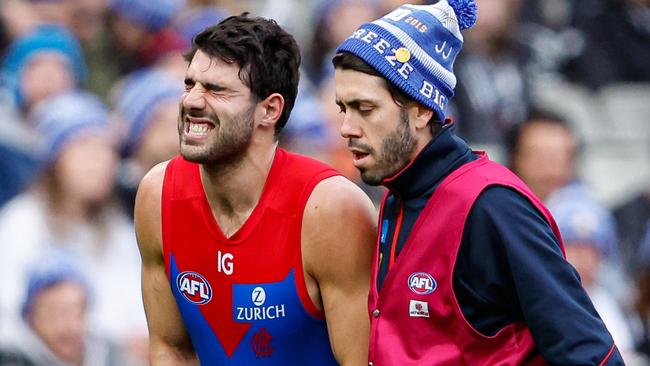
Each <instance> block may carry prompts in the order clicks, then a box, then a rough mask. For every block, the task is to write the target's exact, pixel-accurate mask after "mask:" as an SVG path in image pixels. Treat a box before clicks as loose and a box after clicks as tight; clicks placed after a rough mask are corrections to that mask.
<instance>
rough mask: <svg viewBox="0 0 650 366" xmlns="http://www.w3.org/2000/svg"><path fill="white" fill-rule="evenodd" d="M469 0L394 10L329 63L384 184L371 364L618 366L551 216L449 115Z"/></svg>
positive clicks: (361, 165)
mask: <svg viewBox="0 0 650 366" xmlns="http://www.w3.org/2000/svg"><path fill="white" fill-rule="evenodd" d="M475 20H476V6H475V4H474V3H473V1H471V0H441V1H439V2H438V3H436V4H435V5H426V6H412V5H403V6H401V7H399V8H397V9H396V10H394V11H393V12H391V13H390V14H388V15H386V16H384V17H382V18H380V19H378V20H375V21H374V22H371V23H366V24H363V25H362V26H361V27H360V28H359V29H358V30H357V31H355V32H354V33H353V34H352V35H351V36H350V37H349V38H348V39H347V40H345V41H344V42H343V43H342V44H341V45H340V46H339V48H338V50H337V55H336V56H335V57H334V59H333V63H334V66H335V68H336V71H335V82H336V99H337V100H336V102H337V104H338V105H339V106H340V108H341V112H342V113H343V114H344V117H343V124H342V126H341V135H342V136H343V137H344V138H346V139H348V147H349V149H350V151H351V152H352V154H353V162H354V165H355V166H356V167H357V168H358V169H359V171H360V172H361V176H362V178H363V180H364V181H365V182H366V183H368V184H373V185H378V184H381V185H384V186H386V187H387V188H388V189H389V192H388V194H387V195H386V197H385V198H384V201H383V204H382V211H381V213H380V225H381V227H380V230H379V233H380V236H379V240H378V247H377V249H376V253H375V254H376V257H375V261H374V268H373V277H372V279H373V280H372V284H371V290H370V299H369V300H370V301H369V311H370V317H371V332H370V352H369V361H370V363H369V364H370V365H382V366H383V365H400V366H406V365H486V366H494V365H542V364H554V365H622V364H623V361H622V360H621V356H620V354H619V352H618V350H617V348H616V346H615V345H614V342H613V341H612V338H611V336H610V334H609V332H608V331H607V329H606V327H605V325H604V324H603V322H602V321H601V319H600V318H599V316H598V314H597V313H596V311H595V310H594V307H593V305H592V304H591V301H590V300H589V297H588V296H587V294H586V293H585V291H584V289H583V288H582V286H581V284H580V279H579V277H578V275H577V273H576V271H575V270H574V269H573V268H572V267H571V266H570V265H569V264H568V263H567V261H566V260H565V258H564V248H563V244H562V240H561V238H560V234H559V232H558V229H557V226H556V224H555V222H554V220H553V218H552V217H551V215H550V214H549V212H548V210H547V209H546V208H545V207H544V206H543V205H542V204H541V203H540V201H539V200H538V199H537V198H536V197H535V196H534V194H533V193H531V191H530V189H529V188H528V187H527V186H526V185H525V184H524V183H523V182H522V181H521V180H520V179H518V178H517V177H516V176H515V175H514V174H513V173H512V172H510V171H509V170H507V169H506V168H504V167H503V166H501V165H498V164H496V163H494V162H492V161H490V160H489V159H488V157H487V156H486V154H485V153H482V152H473V151H471V150H470V148H469V147H468V146H467V144H466V143H465V142H464V141H463V140H461V139H459V138H458V137H456V136H455V135H454V131H453V130H454V126H453V124H452V122H451V121H450V120H449V119H447V117H446V113H445V111H446V108H447V105H448V103H449V100H450V99H451V98H452V97H453V91H454V87H455V86H456V77H455V75H454V73H453V69H452V65H453V62H454V59H455V58H456V56H457V55H458V52H459V51H460V49H461V47H462V43H463V37H462V35H461V33H460V30H461V29H465V28H469V27H471V26H472V25H473V24H474V22H475Z"/></svg>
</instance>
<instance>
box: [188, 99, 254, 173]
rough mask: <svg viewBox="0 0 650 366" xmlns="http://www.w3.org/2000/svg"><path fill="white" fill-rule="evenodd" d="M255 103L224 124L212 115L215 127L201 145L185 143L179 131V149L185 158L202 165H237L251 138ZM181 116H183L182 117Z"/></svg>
mask: <svg viewBox="0 0 650 366" xmlns="http://www.w3.org/2000/svg"><path fill="white" fill-rule="evenodd" d="M254 112H255V105H251V106H250V107H249V108H248V109H246V110H245V111H243V112H242V113H241V114H239V115H237V116H236V117H234V118H233V119H231V120H230V121H228V122H227V124H226V125H224V124H223V123H222V122H221V120H220V119H219V118H217V117H216V116H214V118H213V120H214V121H215V124H216V127H215V129H214V130H212V131H210V132H209V133H214V132H215V131H216V130H217V129H219V130H218V131H216V132H217V134H216V135H214V136H211V137H210V139H209V140H207V141H206V143H205V145H203V146H193V145H187V144H185V142H184V141H183V140H184V139H183V131H181V132H180V133H181V134H180V151H181V155H182V156H183V158H185V160H188V161H191V162H194V163H198V164H203V165H238V164H239V163H240V162H241V161H242V160H243V158H244V156H245V154H246V151H247V150H248V147H249V146H250V144H251V141H252V139H253V129H254V121H253V119H254V117H253V115H254ZM182 118H183V117H182Z"/></svg>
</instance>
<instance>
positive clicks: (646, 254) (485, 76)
mask: <svg viewBox="0 0 650 366" xmlns="http://www.w3.org/2000/svg"><path fill="white" fill-rule="evenodd" d="M435 1H436V0H432V1H431V0H429V1H424V0H420V1H411V2H410V3H418V4H427V3H431V2H435ZM476 2H477V4H478V7H479V17H478V22H477V24H476V26H475V27H473V28H472V29H471V30H469V31H467V32H465V33H464V37H465V45H464V49H463V51H462V52H461V53H460V56H459V57H458V59H457V61H456V64H455V65H454V70H455V73H456V75H457V77H458V80H459V84H458V86H457V89H456V96H455V98H454V99H453V100H452V103H451V105H450V110H451V113H450V115H451V117H453V120H454V124H455V129H456V132H457V134H458V135H460V136H461V137H463V138H464V139H466V140H467V141H468V142H469V143H470V144H471V145H472V146H473V147H475V148H476V149H480V150H487V151H488V153H489V154H490V155H491V156H492V157H493V158H494V159H496V160H498V161H500V162H502V163H504V164H506V165H508V166H509V167H510V168H511V169H512V170H513V171H515V172H516V173H517V174H518V175H519V176H520V177H521V178H522V179H524V180H525V181H526V182H527V183H528V184H529V185H530V187H531V188H532V189H533V191H534V192H535V193H536V194H537V195H538V197H539V198H540V199H542V200H543V201H544V202H545V203H546V204H547V205H548V207H549V208H550V210H551V212H552V213H553V214H554V216H555V218H556V220H557V223H558V225H559V227H560V230H561V233H562V235H563V238H564V243H565V246H566V254H567V258H568V260H569V261H570V262H571V263H572V264H573V265H574V267H575V268H576V269H577V271H578V272H579V274H580V277H581V279H582V282H583V284H584V286H585V288H586V289H587V291H588V293H589V295H590V296H591V298H592V300H593V302H594V305H595V307H596V309H597V310H598V312H599V313H600V315H601V317H602V318H603V320H604V321H605V323H606V325H607V327H608V328H609V330H610V332H611V333H612V336H613V337H614V340H615V341H616V343H617V346H618V348H619V349H620V350H621V352H622V354H623V356H624V358H625V359H626V362H628V363H629V364H639V365H643V364H646V361H644V360H646V358H647V357H648V356H650V148H649V146H650V144H649V142H650V125H649V124H648V123H650V120H648V116H650V0H476ZM402 3H404V1H398V0H309V1H303V0H237V1H235V0H221V1H220V0H2V1H1V2H0V157H2V159H0V365H127V366H128V365H146V364H148V362H147V357H148V355H147V352H148V348H147V347H148V345H147V342H148V341H147V329H146V322H145V317H144V311H143V307H142V301H141V297H140V263H139V260H140V259H139V255H138V250H137V245H136V240H135V234H134V230H133V222H132V219H133V204H134V198H135V192H136V189H137V185H138V182H139V181H140V179H141V178H142V177H143V175H144V174H145V173H146V172H147V171H148V170H149V169H150V168H151V167H153V166H154V165H155V164H157V163H159V162H161V161H164V160H167V159H169V158H170V157H172V156H174V155H175V154H176V153H177V149H178V137H177V130H176V118H177V113H178V100H179V97H180V95H181V93H182V91H183V89H182V88H183V76H184V72H185V68H186V64H185V62H184V61H183V58H182V56H181V55H182V53H183V52H185V51H187V50H188V49H189V47H190V44H191V39H192V37H193V36H194V35H195V34H196V33H198V32H200V31H201V30H202V29H204V28H206V27H208V26H210V25H212V24H215V23H216V22H218V21H219V20H221V19H223V18H225V17H227V16H229V15H231V14H239V13H241V12H243V11H249V12H250V13H251V14H253V15H261V16H266V17H271V18H273V19H276V20H277V21H278V23H279V24H281V25H283V26H285V27H286V28H287V29H288V30H289V31H290V32H291V33H292V34H294V35H295V37H296V39H297V40H298V41H299V44H300V46H301V50H302V56H303V62H302V75H301V84H300V90H299V95H298V99H297V101H296V106H295V108H294V110H293V113H292V116H291V119H290V120H289V123H288V124H287V127H286V129H285V132H284V134H283V135H282V136H281V139H280V143H281V145H283V146H285V147H287V148H289V149H291V150H294V151H297V152H301V153H304V154H307V155H310V156H313V157H316V158H318V159H320V160H323V161H325V162H328V163H330V164H331V165H333V166H335V167H336V168H337V169H339V170H340V171H341V172H342V173H343V174H344V175H345V176H347V177H348V178H350V179H351V180H353V181H355V182H358V184H359V185H360V186H361V187H362V188H363V189H364V190H366V192H367V193H368V194H369V195H370V196H371V198H373V199H374V200H375V201H376V202H378V201H379V200H380V198H381V195H382V194H383V189H382V188H378V187H369V186H365V185H364V184H363V183H362V182H361V181H360V179H359V177H358V173H357V170H356V169H355V168H354V167H353V166H352V163H351V157H350V155H349V153H348V151H347V148H346V141H345V140H343V139H342V138H341V137H340V134H339V125H340V116H339V115H338V107H337V106H336V105H335V103H334V99H335V98H334V83H333V71H334V70H333V68H332V65H331V58H332V56H333V55H334V52H335V48H336V46H337V45H338V44H339V43H341V42H342V41H343V40H344V39H345V38H346V37H348V36H349V35H350V34H351V33H352V32H353V31H354V30H355V29H356V28H357V27H358V26H359V25H360V24H361V23H364V22H366V21H371V20H373V19H376V18H378V17H379V16H381V15H383V14H385V13H387V12H388V11H390V10H392V9H394V8H395V7H397V6H399V5H400V4H402ZM647 364H650V362H648V363H647Z"/></svg>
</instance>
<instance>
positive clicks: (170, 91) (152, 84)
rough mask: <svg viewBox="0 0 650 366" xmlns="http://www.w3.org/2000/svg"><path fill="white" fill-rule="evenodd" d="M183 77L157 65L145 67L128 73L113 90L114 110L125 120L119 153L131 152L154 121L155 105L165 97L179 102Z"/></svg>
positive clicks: (164, 100)
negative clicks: (149, 67) (124, 132)
mask: <svg viewBox="0 0 650 366" xmlns="http://www.w3.org/2000/svg"><path fill="white" fill-rule="evenodd" d="M182 94H183V80H181V79H180V78H176V77H175V76H174V75H172V74H170V73H168V72H166V71H163V70H160V69H145V70H141V71H138V72H136V73H134V74H131V75H129V76H128V77H127V79H126V80H125V81H124V83H123V84H122V85H121V86H120V87H119V89H117V90H116V93H115V98H114V99H115V101H114V102H115V107H116V112H117V113H118V114H119V116H120V117H121V118H122V120H123V122H124V123H125V126H124V127H125V130H126V134H125V136H124V141H123V146H122V150H123V151H122V153H123V154H124V155H125V156H129V155H131V153H133V151H134V150H135V149H136V148H137V146H138V144H139V143H140V140H141V139H142V136H143V135H144V133H145V131H146V130H147V128H148V127H149V126H150V125H151V123H152V122H153V120H152V117H153V114H154V113H155V111H156V107H157V106H159V105H160V104H162V103H164V102H168V101H173V102H174V103H178V102H179V100H180V98H181V95H182Z"/></svg>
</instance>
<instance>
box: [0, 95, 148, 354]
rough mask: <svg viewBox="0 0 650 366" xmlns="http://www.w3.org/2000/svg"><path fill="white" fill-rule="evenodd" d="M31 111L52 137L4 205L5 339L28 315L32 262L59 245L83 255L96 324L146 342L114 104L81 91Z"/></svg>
mask: <svg viewBox="0 0 650 366" xmlns="http://www.w3.org/2000/svg"><path fill="white" fill-rule="evenodd" d="M31 118H32V119H33V120H34V122H35V124H36V125H37V126H38V130H39V131H40V132H41V133H42V134H43V136H44V140H45V143H44V145H45V146H44V149H43V155H42V163H41V164H42V174H41V176H40V177H39V178H38V180H37V181H36V182H35V185H34V187H33V188H32V189H31V190H29V191H26V192H24V193H22V194H20V195H18V196H16V197H15V198H14V199H12V200H11V201H10V202H8V203H7V204H6V205H5V206H4V207H3V210H2V211H1V212H0V288H2V291H3V296H2V297H0V316H1V317H2V318H1V319H0V341H1V340H2V339H5V338H6V337H9V336H10V335H11V334H12V333H13V329H14V327H13V325H15V324H16V322H17V320H19V319H20V311H19V309H20V301H21V299H22V298H23V297H24V293H25V288H26V287H27V285H26V284H27V269H28V266H29V263H31V262H32V261H33V260H34V259H35V258H36V256H37V255H39V254H40V253H42V252H43V251H45V250H47V249H48V246H50V245H53V246H58V247H61V248H66V249H68V250H70V251H72V252H74V253H75V254H76V255H77V256H78V257H79V258H80V259H81V261H82V265H83V266H84V267H83V268H82V270H83V271H84V272H85V273H87V274H88V276H89V278H88V280H89V282H90V284H91V286H92V287H93V288H94V289H95V290H96V291H97V292H96V296H95V297H94V300H95V301H93V303H92V304H91V307H90V309H89V327H90V329H91V330H92V331H93V332H97V333H99V334H102V335H103V336H105V337H107V338H109V339H111V340H114V341H115V342H116V343H118V344H119V345H120V346H125V347H126V346H131V345H132V344H141V346H139V347H145V350H146V343H145V344H143V343H144V342H143V339H146V324H145V319H144V312H143V308H142V301H141V296H140V270H139V256H138V251H137V246H136V243H135V238H134V234H133V226H132V224H131V222H130V220H129V219H128V217H126V215H124V214H122V212H121V210H120V209H119V208H118V207H116V205H115V200H114V199H113V196H112V194H111V193H112V188H113V183H112V182H114V180H115V170H116V166H117V153H116V149H115V138H114V136H113V133H112V130H111V128H110V126H109V122H108V113H107V110H106V109H105V107H104V106H103V105H102V103H101V102H100V101H99V100H98V99H97V98H95V97H94V96H91V95H89V94H86V93H79V92H77V93H68V94H64V95H61V96H56V97H52V98H48V99H47V100H45V101H43V102H41V103H39V105H37V106H36V107H35V110H34V112H33V113H32V115H31ZM134 342H136V343H134Z"/></svg>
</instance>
